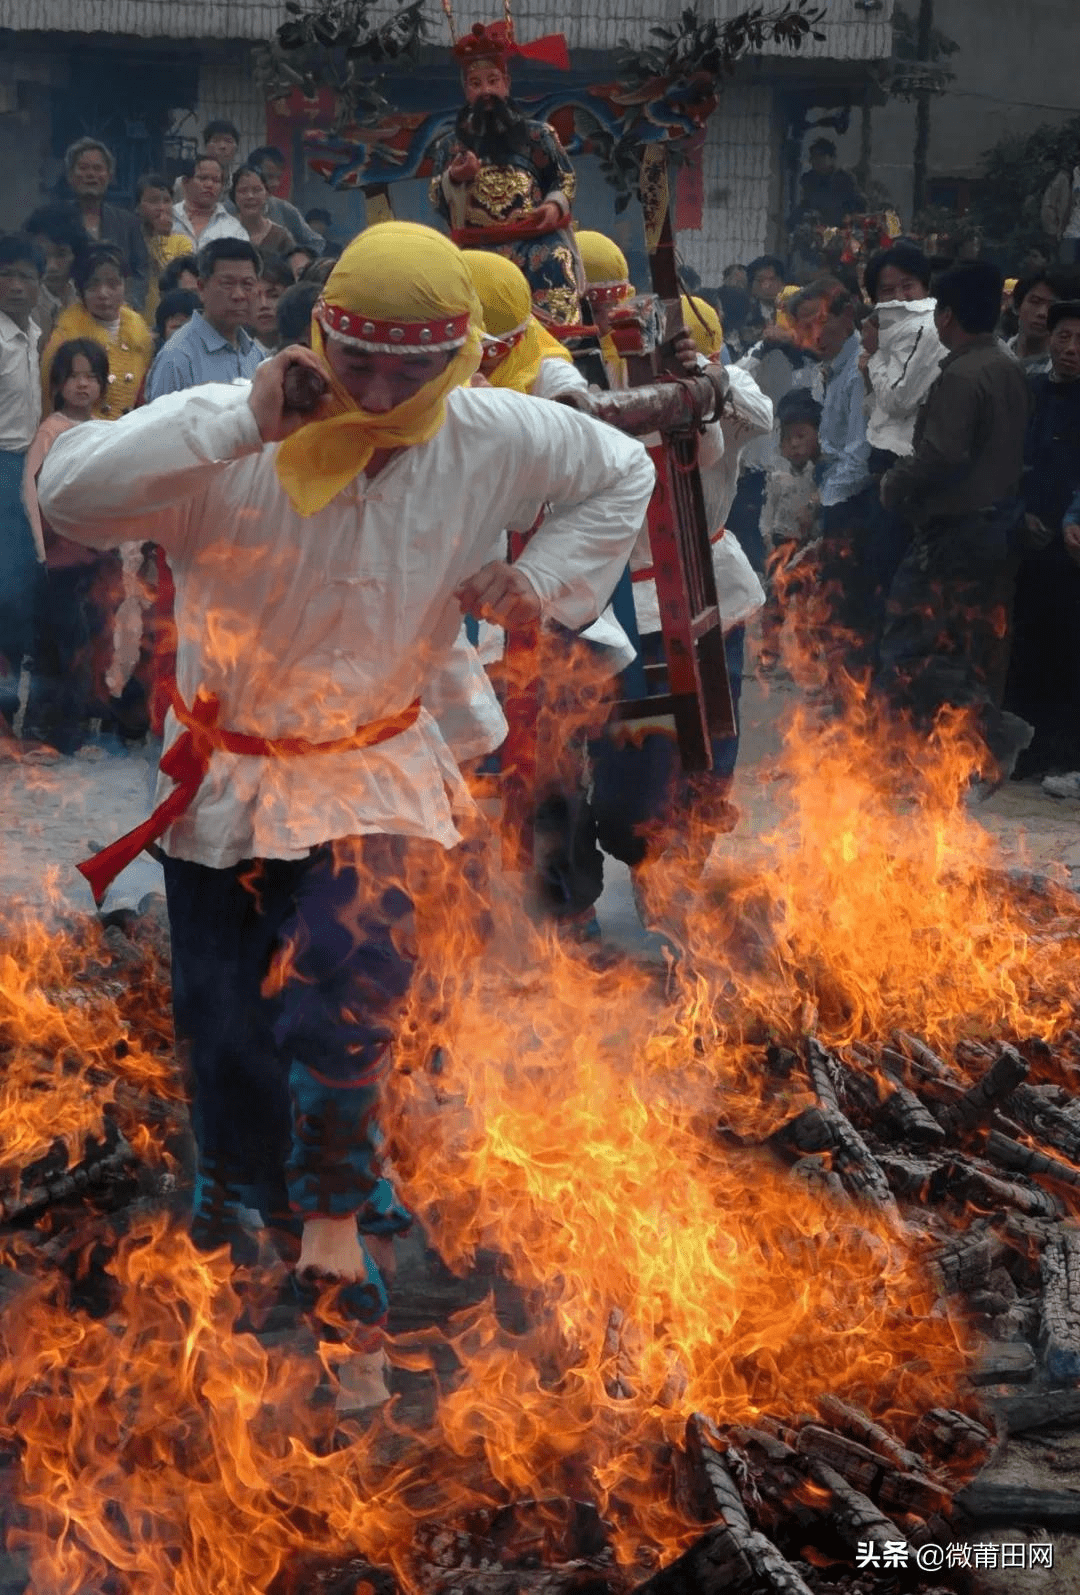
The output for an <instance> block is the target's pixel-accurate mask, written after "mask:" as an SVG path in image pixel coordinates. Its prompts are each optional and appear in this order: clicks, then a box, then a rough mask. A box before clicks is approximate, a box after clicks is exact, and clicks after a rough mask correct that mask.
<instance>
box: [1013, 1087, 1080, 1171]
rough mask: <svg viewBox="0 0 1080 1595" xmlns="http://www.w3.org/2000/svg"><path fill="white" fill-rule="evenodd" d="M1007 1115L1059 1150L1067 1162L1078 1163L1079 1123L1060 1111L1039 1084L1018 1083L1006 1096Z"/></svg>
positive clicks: (1038, 1138)
mask: <svg viewBox="0 0 1080 1595" xmlns="http://www.w3.org/2000/svg"><path fill="white" fill-rule="evenodd" d="M1009 1115H1010V1117H1011V1118H1014V1119H1016V1120H1017V1121H1018V1122H1019V1123H1020V1124H1022V1125H1023V1127H1024V1129H1025V1130H1027V1131H1028V1132H1029V1134H1031V1135H1033V1136H1035V1138H1036V1139H1037V1140H1039V1141H1043V1142H1045V1144H1046V1145H1047V1146H1048V1147H1052V1148H1053V1150H1054V1151H1055V1152H1061V1153H1063V1154H1064V1155H1065V1157H1067V1158H1068V1159H1069V1160H1070V1162H1073V1163H1080V1125H1077V1123H1076V1121H1075V1120H1074V1119H1073V1118H1072V1117H1071V1116H1070V1115H1069V1114H1068V1113H1066V1112H1063V1111H1062V1109H1061V1108H1059V1107H1058V1106H1057V1105H1056V1104H1055V1103H1054V1102H1052V1101H1051V1100H1050V1099H1049V1097H1048V1096H1047V1095H1046V1093H1045V1092H1044V1091H1043V1090H1042V1088H1041V1087H1039V1086H1032V1085H1027V1084H1024V1085H1020V1086H1017V1088H1016V1090H1015V1091H1014V1092H1013V1094H1012V1096H1011V1097H1010V1098H1009Z"/></svg>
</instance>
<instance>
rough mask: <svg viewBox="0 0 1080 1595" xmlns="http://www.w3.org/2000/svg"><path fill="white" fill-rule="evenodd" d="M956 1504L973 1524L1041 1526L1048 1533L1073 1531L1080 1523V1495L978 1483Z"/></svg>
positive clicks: (1060, 1491)
mask: <svg viewBox="0 0 1080 1595" xmlns="http://www.w3.org/2000/svg"><path fill="white" fill-rule="evenodd" d="M956 1504H957V1506H958V1507H960V1509H961V1511H962V1512H964V1514H965V1515H966V1516H967V1517H968V1518H970V1519H971V1521H972V1522H973V1523H977V1524H979V1525H980V1526H981V1527H987V1528H988V1527H991V1526H992V1525H994V1524H999V1525H1008V1524H1011V1523H1025V1524H1027V1523H1037V1524H1039V1525H1040V1526H1041V1527H1042V1528H1047V1529H1073V1530H1075V1528H1076V1525H1077V1524H1078V1523H1080V1491H1078V1490H1037V1489H1032V1488H1029V1487H1028V1486H1027V1485H1023V1484H990V1483H984V1482H982V1481H981V1480H979V1479H976V1480H975V1481H974V1482H973V1483H971V1484H968V1485H966V1486H965V1487H964V1489H962V1490H961V1491H959V1493H958V1494H957V1496H956Z"/></svg>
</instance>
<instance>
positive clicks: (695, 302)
mask: <svg viewBox="0 0 1080 1595" xmlns="http://www.w3.org/2000/svg"><path fill="white" fill-rule="evenodd" d="M680 297H681V299H682V313H683V321H684V322H685V324H686V330H687V332H688V333H689V334H690V336H691V337H692V338H693V340H694V342H695V343H696V344H697V346H698V349H699V351H700V353H701V354H703V355H704V356H705V358H706V360H708V359H709V358H710V357H711V356H712V355H714V354H719V352H720V350H721V348H722V347H723V343H724V323H723V322H722V321H721V320H720V317H719V316H718V315H717V314H716V311H715V310H714V309H713V307H712V305H710V304H709V303H707V301H706V300H704V299H699V298H698V297H697V295H696V294H695V295H694V296H693V297H692V298H691V297H690V296H689V295H688V294H682V295H681V296H680Z"/></svg>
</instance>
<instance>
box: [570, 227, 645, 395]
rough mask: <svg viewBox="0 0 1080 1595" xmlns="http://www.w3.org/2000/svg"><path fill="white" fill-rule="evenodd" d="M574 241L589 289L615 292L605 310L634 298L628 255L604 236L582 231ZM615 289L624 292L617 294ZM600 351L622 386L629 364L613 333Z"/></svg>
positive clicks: (607, 333) (608, 335)
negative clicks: (621, 352)
mask: <svg viewBox="0 0 1080 1595" xmlns="http://www.w3.org/2000/svg"><path fill="white" fill-rule="evenodd" d="M574 242H575V243H576V244H577V246H578V253H579V254H580V256H581V264H582V266H583V267H584V269H585V281H586V283H587V284H588V287H589V288H600V289H610V290H611V291H612V292H611V296H610V302H606V301H605V305H604V308H605V309H608V310H614V309H615V308H617V306H618V304H619V303H620V301H621V300H623V299H632V298H633V296H634V285H633V283H632V282H631V281H630V267H629V266H628V264H627V261H626V256H625V255H624V254H623V252H622V250H621V249H620V248H619V246H618V244H617V243H616V242H615V240H614V239H613V238H608V237H607V236H606V235H605V234H604V233H590V232H583V233H575V234H574ZM616 289H621V290H622V291H621V292H618V293H616V292H615V290H616ZM586 294H588V288H587V289H586ZM600 352H601V354H602V355H603V357H604V363H605V364H606V366H607V368H608V370H609V371H610V372H611V373H612V375H613V378H614V380H615V382H616V384H617V385H619V386H621V385H623V384H624V383H625V381H626V361H625V360H624V359H623V357H622V355H621V354H620V353H619V351H618V349H616V347H615V340H614V339H613V338H612V336H611V333H610V332H605V333H604V335H603V337H602V338H601V339H600Z"/></svg>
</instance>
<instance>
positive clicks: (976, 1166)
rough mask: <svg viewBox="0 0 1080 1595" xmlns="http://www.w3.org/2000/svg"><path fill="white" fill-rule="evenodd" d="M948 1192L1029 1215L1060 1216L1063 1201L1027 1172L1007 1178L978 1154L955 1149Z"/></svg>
mask: <svg viewBox="0 0 1080 1595" xmlns="http://www.w3.org/2000/svg"><path fill="white" fill-rule="evenodd" d="M948 1186H949V1194H950V1195H951V1196H955V1197H958V1198H959V1199H960V1200H962V1201H965V1202H971V1203H972V1204H973V1205H974V1206H976V1207H980V1208H983V1209H986V1208H990V1209H997V1208H1004V1209H1008V1208H1015V1209H1016V1210H1017V1211H1018V1212H1020V1213H1023V1214H1024V1215H1026V1216H1027V1217H1028V1218H1047V1219H1055V1218H1060V1217H1061V1215H1062V1212H1063V1211H1064V1209H1063V1206H1062V1204H1061V1202H1059V1201H1058V1199H1057V1197H1056V1196H1054V1195H1053V1194H1052V1193H1051V1192H1050V1191H1044V1190H1043V1188H1042V1187H1041V1186H1040V1185H1035V1184H1034V1183H1033V1182H1032V1181H1030V1180H1028V1179H1027V1178H1026V1176H1025V1175H1023V1174H1018V1175H1016V1176H1015V1178H1013V1179H1011V1180H1006V1179H1003V1178H1002V1177H1001V1175H999V1174H995V1173H994V1172H993V1170H992V1169H991V1168H990V1167H989V1166H987V1165H985V1164H983V1163H981V1162H980V1161H979V1160H978V1159H976V1158H971V1157H967V1156H965V1155H964V1154H963V1153H959V1152H958V1153H955V1154H954V1155H953V1156H952V1158H951V1159H950V1168H949V1175H948Z"/></svg>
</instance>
